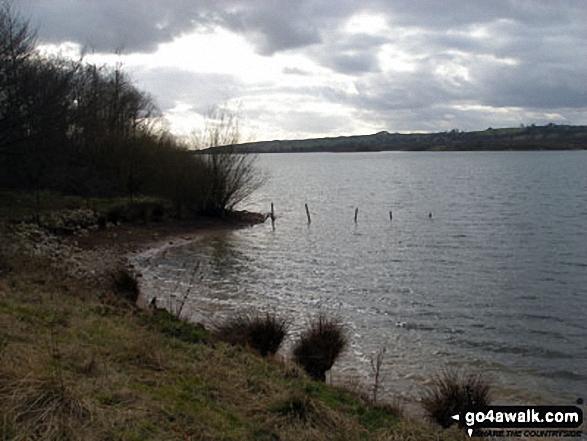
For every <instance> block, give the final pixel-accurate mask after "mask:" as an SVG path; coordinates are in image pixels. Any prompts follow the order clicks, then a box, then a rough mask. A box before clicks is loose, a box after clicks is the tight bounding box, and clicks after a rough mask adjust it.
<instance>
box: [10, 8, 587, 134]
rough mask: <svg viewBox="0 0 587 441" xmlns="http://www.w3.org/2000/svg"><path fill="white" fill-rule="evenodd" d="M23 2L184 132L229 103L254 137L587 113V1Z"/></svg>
mask: <svg viewBox="0 0 587 441" xmlns="http://www.w3.org/2000/svg"><path fill="white" fill-rule="evenodd" d="M12 1H13V4H14V5H15V6H16V8H17V9H18V10H20V12H21V14H22V15H23V16H24V17H25V18H27V19H28V20H29V21H30V23H31V25H32V26H33V27H34V28H35V29H37V33H38V39H39V43H40V45H41V48H42V49H43V50H46V51H49V52H56V51H57V52H60V53H62V54H65V55H68V54H70V55H71V56H76V54H77V53H79V51H80V50H81V49H82V48H83V49H84V50H85V51H86V53H89V54H90V55H86V57H87V59H88V60H89V61H92V62H97V63H110V64H113V63H117V62H118V63H122V64H123V66H124V69H125V70H126V71H127V72H128V73H129V74H130V75H131V77H132V78H133V80H134V82H135V84H136V85H137V86H138V87H139V88H140V89H142V90H144V91H146V92H149V93H150V94H151V95H152V96H153V97H154V99H155V101H156V103H157V104H158V106H159V108H160V109H161V110H162V111H163V114H164V115H165V117H166V119H167V120H168V122H169V127H170V129H171V130H172V131H173V132H174V133H176V134H177V135H179V136H185V135H188V134H190V133H191V132H193V131H198V130H201V127H202V124H203V121H204V120H205V117H206V115H209V114H210V112H211V110H212V109H213V108H214V107H215V106H220V107H225V108H228V109H231V111H234V112H239V115H240V116H239V118H240V125H241V131H242V135H243V141H254V140H258V141H261V140H272V139H303V138H313V137H323V136H341V135H342V136H346V135H363V134H372V133H376V132H379V131H383V130H386V131H388V132H391V133H393V132H436V131H445V130H453V129H459V130H466V131H470V130H485V129H487V128H488V127H493V128H498V127H516V126H520V125H521V124H524V125H529V124H537V125H539V124H547V123H554V124H587V24H586V23H587V2H586V1H585V0H556V1H553V0H442V1H440V0H360V1H359V0H320V1H318V0H295V1H292V0H289V1H288V0H283V1H282V0H12ZM116 53H118V55H117V54H116Z"/></svg>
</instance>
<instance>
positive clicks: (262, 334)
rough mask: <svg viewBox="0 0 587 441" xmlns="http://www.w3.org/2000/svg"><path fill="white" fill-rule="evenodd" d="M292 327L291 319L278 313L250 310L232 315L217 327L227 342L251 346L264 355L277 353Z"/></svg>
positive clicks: (217, 334)
mask: <svg viewBox="0 0 587 441" xmlns="http://www.w3.org/2000/svg"><path fill="white" fill-rule="evenodd" d="M289 327H290V322H289V320H287V319H285V318H283V317H280V316H278V315H276V314H271V313H269V312H267V313H264V314H263V313H259V312H249V313H241V314H238V315H236V316H234V317H230V318H229V319H228V320H226V321H225V322H224V323H222V324H221V325H220V326H218V327H217V329H216V336H217V337H218V338H219V339H220V340H223V341H225V342H227V343H230V344H233V345H240V346H244V347H250V348H252V349H254V350H256V351H257V352H259V353H260V354H261V355H262V356H263V357H266V356H268V355H275V354H276V353H277V351H278V350H279V348H280V346H281V343H282V342H283V340H284V339H285V336H286V335H287V333H288V331H289Z"/></svg>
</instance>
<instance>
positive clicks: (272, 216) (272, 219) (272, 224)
mask: <svg viewBox="0 0 587 441" xmlns="http://www.w3.org/2000/svg"><path fill="white" fill-rule="evenodd" d="M269 217H271V227H273V229H274V230H275V210H274V209H273V202H271V214H270V216H269Z"/></svg>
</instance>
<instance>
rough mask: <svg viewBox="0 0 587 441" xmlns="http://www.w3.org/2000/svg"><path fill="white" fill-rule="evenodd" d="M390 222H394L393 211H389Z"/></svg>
mask: <svg viewBox="0 0 587 441" xmlns="http://www.w3.org/2000/svg"><path fill="white" fill-rule="evenodd" d="M389 220H390V221H391V220H393V213H392V212H391V210H389Z"/></svg>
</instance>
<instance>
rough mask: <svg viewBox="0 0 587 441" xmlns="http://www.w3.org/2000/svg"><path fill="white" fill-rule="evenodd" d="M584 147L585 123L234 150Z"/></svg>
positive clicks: (390, 135) (586, 139)
mask: <svg viewBox="0 0 587 441" xmlns="http://www.w3.org/2000/svg"><path fill="white" fill-rule="evenodd" d="M585 148H587V126H571V125H555V124H548V125H546V126H536V125H534V124H532V125H530V126H522V127H516V128H500V129H493V128H488V129H487V130H482V131H476V132H462V131H459V130H456V129H455V130H451V131H450V132H437V133H388V132H379V133H376V134H374V135H363V136H338V137H334V138H315V139H303V140H289V141H263V142H250V143H246V144H239V145H238V146H237V151H242V152H251V153H293V152H297V153H302V152H382V151H475V150H480V151H487V150H491V151H496V150H583V149H585Z"/></svg>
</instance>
